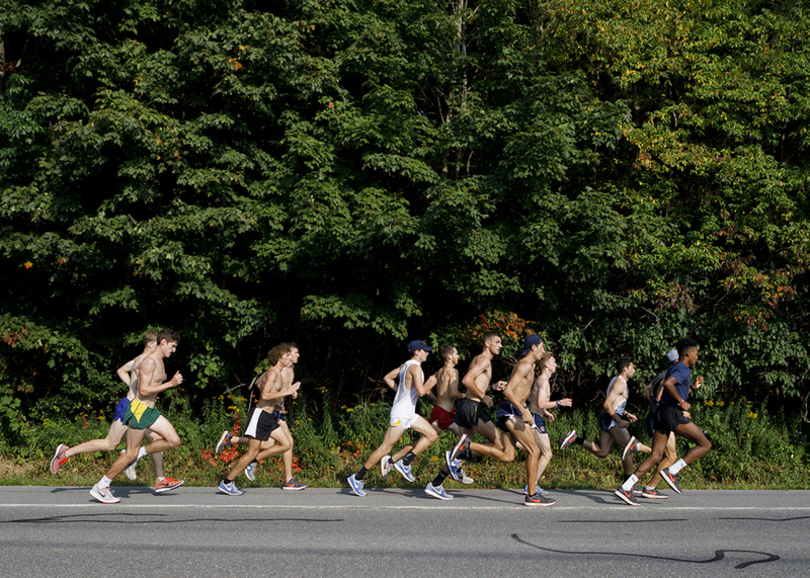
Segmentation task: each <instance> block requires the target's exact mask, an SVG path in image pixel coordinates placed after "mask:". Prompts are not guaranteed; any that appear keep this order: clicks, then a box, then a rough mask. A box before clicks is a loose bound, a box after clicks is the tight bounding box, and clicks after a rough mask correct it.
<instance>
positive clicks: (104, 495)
mask: <svg viewBox="0 0 810 578" xmlns="http://www.w3.org/2000/svg"><path fill="white" fill-rule="evenodd" d="M90 495H91V496H93V497H94V498H95V499H97V500H98V501H99V502H101V503H102V504H117V503H118V502H120V501H121V498H116V497H115V496H114V495H113V493H112V490H111V489H110V488H106V489H104V490H102V489H101V488H99V487H98V483H95V484H93V487H92V488H91V489H90Z"/></svg>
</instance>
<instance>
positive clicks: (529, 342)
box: [520, 333, 543, 357]
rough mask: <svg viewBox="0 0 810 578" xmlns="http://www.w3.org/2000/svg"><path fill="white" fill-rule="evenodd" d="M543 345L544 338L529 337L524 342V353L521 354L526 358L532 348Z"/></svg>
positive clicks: (535, 335) (537, 336)
mask: <svg viewBox="0 0 810 578" xmlns="http://www.w3.org/2000/svg"><path fill="white" fill-rule="evenodd" d="M541 343H543V338H542V337H540V336H539V335H537V334H536V333H535V334H534V335H529V336H528V337H527V338H526V339H524V340H523V353H521V354H520V356H521V357H525V356H527V355H528V354H529V352H530V351H531V350H532V347H534V346H535V345H540V344H541Z"/></svg>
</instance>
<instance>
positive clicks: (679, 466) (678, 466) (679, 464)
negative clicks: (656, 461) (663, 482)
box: [669, 459, 686, 476]
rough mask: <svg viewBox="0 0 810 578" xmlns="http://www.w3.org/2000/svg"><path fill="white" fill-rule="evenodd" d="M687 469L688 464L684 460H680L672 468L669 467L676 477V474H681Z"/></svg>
mask: <svg viewBox="0 0 810 578" xmlns="http://www.w3.org/2000/svg"><path fill="white" fill-rule="evenodd" d="M685 467H686V462H685V461H683V459H680V460H678V461H677V462H675V463H674V464H672V465H671V466H669V473H670V474H672V475H673V476H674V475H675V474H677V473H678V472H680V471H681V470H682V469H684V468H685Z"/></svg>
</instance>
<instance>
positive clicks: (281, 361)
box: [217, 343, 301, 496]
mask: <svg viewBox="0 0 810 578" xmlns="http://www.w3.org/2000/svg"><path fill="white" fill-rule="evenodd" d="M293 349H295V353H293ZM267 360H268V361H269V362H270V369H268V370H267V371H266V372H265V373H264V374H263V376H264V379H262V380H261V386H260V387H259V392H260V394H259V401H258V402H257V403H256V406H255V407H254V408H253V409H252V410H250V415H249V416H248V423H247V427H245V435H246V436H247V437H248V450H247V452H245V453H244V454H243V455H242V457H241V458H239V460H238V461H237V462H236V465H235V466H234V467H233V469H232V470H231V473H229V474H228V475H227V476H226V477H225V478H222V481H221V482H220V483H219V490H220V491H221V492H223V493H225V494H228V495H229V496H241V495H242V494H244V493H245V492H243V491H242V490H240V489H239V488H237V487H236V484H235V483H234V480H236V476H238V475H239V474H240V473H242V471H243V470H244V469H245V468H247V467H248V465H250V464H251V463H252V462H253V461H254V460H266V459H267V458H269V457H270V456H274V455H276V454H283V453H284V452H286V451H288V450H289V449H290V448H291V447H292V437H291V436H290V435H289V430H286V431H285V429H284V428H282V427H281V426H280V424H279V422H278V421H277V420H276V418H275V417H274V413H275V411H276V406H277V400H279V399H281V398H283V397H285V396H287V395H293V394H295V393H296V392H297V391H298V388H299V387H301V383H300V382H296V383H293V384H290V385H289V386H287V387H285V378H284V375H283V372H284V370H285V369H288V368H290V367H292V364H293V363H295V361H297V360H298V348H297V347H295V346H294V344H291V343H282V344H280V345H277V346H276V347H274V348H273V349H271V350H270V351H269V352H268V353H267ZM285 425H286V424H285ZM270 438H272V439H274V440H275V441H276V443H277V444H278V445H273V446H271V447H267V448H266V449H262V443H263V442H266V441H267V440H268V439H270ZM217 447H219V444H218V445H217Z"/></svg>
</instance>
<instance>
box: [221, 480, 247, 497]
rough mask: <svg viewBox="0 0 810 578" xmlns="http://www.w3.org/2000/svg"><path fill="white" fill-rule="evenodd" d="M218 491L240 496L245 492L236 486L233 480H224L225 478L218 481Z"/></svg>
mask: <svg viewBox="0 0 810 578" xmlns="http://www.w3.org/2000/svg"><path fill="white" fill-rule="evenodd" d="M219 491H220V492H223V493H225V494H228V495H229V496H241V495H242V494H244V493H245V492H243V491H242V490H240V489H239V488H237V487H236V483H235V482H226V481H225V480H222V481H221V482H220V483H219Z"/></svg>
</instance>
